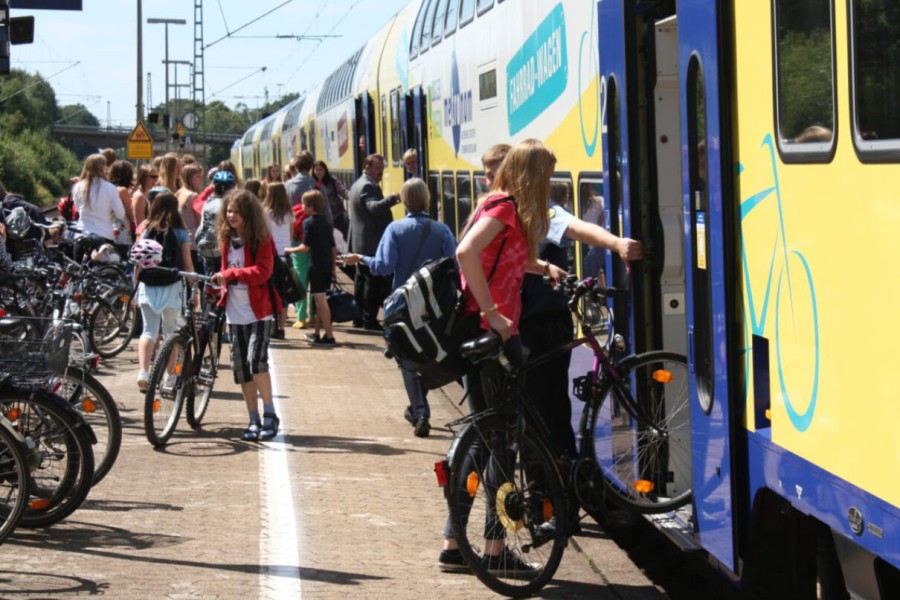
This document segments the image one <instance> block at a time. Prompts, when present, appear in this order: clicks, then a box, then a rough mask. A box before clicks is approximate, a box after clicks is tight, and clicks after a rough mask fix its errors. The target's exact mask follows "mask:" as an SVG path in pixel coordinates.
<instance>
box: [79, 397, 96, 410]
mask: <svg viewBox="0 0 900 600" xmlns="http://www.w3.org/2000/svg"><path fill="white" fill-rule="evenodd" d="M81 410H83V411H84V412H86V413H93V412H97V403H96V402H94V401H93V400H92V399H91V398H85V399H84V401H83V402H82V403H81Z"/></svg>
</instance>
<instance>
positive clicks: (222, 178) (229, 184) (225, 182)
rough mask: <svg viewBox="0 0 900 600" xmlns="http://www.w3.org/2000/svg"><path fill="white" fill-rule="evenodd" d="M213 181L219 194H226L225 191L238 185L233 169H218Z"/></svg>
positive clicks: (214, 187)
mask: <svg viewBox="0 0 900 600" xmlns="http://www.w3.org/2000/svg"><path fill="white" fill-rule="evenodd" d="M212 181H213V189H215V190H216V195H217V196H224V195H225V192H227V191H228V190H230V189H233V188H234V187H235V186H236V185H237V182H236V181H235V179H234V174H233V173H232V172H231V171H216V174H215V175H213V178H212Z"/></svg>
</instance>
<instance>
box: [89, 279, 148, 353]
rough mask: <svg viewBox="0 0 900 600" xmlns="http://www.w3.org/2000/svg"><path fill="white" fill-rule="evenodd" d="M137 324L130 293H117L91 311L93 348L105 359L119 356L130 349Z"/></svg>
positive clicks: (90, 328) (90, 324)
mask: <svg viewBox="0 0 900 600" xmlns="http://www.w3.org/2000/svg"><path fill="white" fill-rule="evenodd" d="M136 324H137V319H135V309H134V306H132V305H131V294H130V292H126V291H124V290H122V291H119V292H115V293H114V294H112V295H110V297H109V298H107V299H104V300H101V301H100V302H98V303H97V306H96V307H95V308H94V310H93V311H91V315H90V317H89V322H88V334H89V336H90V342H91V348H92V349H93V350H94V351H95V352H96V353H97V354H99V355H100V356H101V357H103V358H112V357H114V356H116V355H118V354H119V353H121V352H122V351H123V350H125V348H127V347H128V343H129V342H130V341H131V337H132V336H133V335H134V330H135V327H136Z"/></svg>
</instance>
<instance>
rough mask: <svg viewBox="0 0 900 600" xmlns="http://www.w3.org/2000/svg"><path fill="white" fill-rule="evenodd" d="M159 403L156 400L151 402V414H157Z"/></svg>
mask: <svg viewBox="0 0 900 600" xmlns="http://www.w3.org/2000/svg"><path fill="white" fill-rule="evenodd" d="M159 406H160V401H159V399H156V400H154V401H153V412H159Z"/></svg>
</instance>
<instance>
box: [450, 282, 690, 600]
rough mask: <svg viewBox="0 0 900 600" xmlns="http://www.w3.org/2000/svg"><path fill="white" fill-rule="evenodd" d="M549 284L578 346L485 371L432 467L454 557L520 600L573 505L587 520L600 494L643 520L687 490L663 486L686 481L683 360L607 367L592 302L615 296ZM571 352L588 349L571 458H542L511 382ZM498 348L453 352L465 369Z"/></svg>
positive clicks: (542, 442)
mask: <svg viewBox="0 0 900 600" xmlns="http://www.w3.org/2000/svg"><path fill="white" fill-rule="evenodd" d="M560 287H561V288H562V291H563V293H565V294H566V295H567V296H568V298H569V308H570V310H571V311H572V312H573V313H574V315H575V317H576V318H577V321H578V323H580V324H581V326H582V331H583V335H582V337H580V338H578V339H575V340H574V341H572V342H569V343H567V344H565V345H563V346H561V347H559V348H557V349H556V350H553V351H551V352H547V353H545V354H544V355H542V356H539V357H536V358H534V359H532V360H529V361H527V362H526V363H525V364H524V365H523V366H521V367H520V368H518V369H511V368H509V367H506V368H501V367H496V370H497V372H498V374H499V376H498V377H497V378H496V379H495V380H494V381H495V384H494V385H493V386H492V389H491V392H492V394H491V395H492V399H491V402H490V403H489V406H490V408H488V409H487V410H484V411H481V412H478V413H476V414H472V415H469V416H466V417H464V418H462V419H460V420H458V421H456V422H454V423H451V424H450V427H451V429H455V428H457V427H459V426H462V429H461V430H460V431H459V433H458V434H457V435H456V437H455V439H454V441H453V443H452V445H451V447H450V451H449V452H448V455H447V460H446V461H442V462H439V463H437V464H436V466H435V469H436V472H437V475H438V481H439V484H441V485H442V486H443V487H444V490H445V491H444V493H445V497H446V499H447V502H448V508H449V512H450V520H451V524H452V526H453V530H454V534H455V537H456V542H457V544H458V545H459V550H460V553H461V554H462V557H463V559H464V560H465V562H466V564H468V566H469V567H470V568H471V569H472V571H473V572H474V573H475V574H476V576H478V578H479V579H480V580H481V581H482V582H483V583H484V584H485V585H487V586H488V587H489V588H491V589H492V590H494V591H495V592H498V593H500V594H505V595H508V596H512V597H522V596H528V595H531V594H533V593H535V592H536V591H538V590H540V589H541V588H542V587H543V586H544V585H546V584H547V583H548V582H549V581H550V579H551V578H552V577H553V575H554V573H555V572H556V569H557V568H558V566H559V563H560V561H561V560H562V554H563V551H564V549H565V546H566V545H567V543H568V537H569V534H570V532H571V530H572V524H570V523H569V519H570V517H571V516H572V515H574V514H577V513H574V512H573V510H571V509H576V508H577V507H578V506H579V505H580V506H581V507H583V508H584V509H585V511H586V512H587V513H588V514H590V515H592V516H594V517H595V518H597V517H598V516H599V514H600V512H601V510H602V504H603V500H604V499H605V498H607V497H608V498H609V499H610V500H613V501H615V502H616V503H618V504H620V505H622V506H625V507H628V508H631V509H634V510H637V511H639V512H644V513H657V512H667V511H670V510H674V509H675V508H678V507H680V506H683V505H685V504H687V503H688V502H689V501H690V499H691V489H690V488H689V487H686V488H678V487H676V486H675V484H674V483H673V479H674V476H673V473H674V472H675V471H677V470H679V469H685V468H687V469H688V471H687V472H690V471H689V469H690V450H689V447H687V445H686V444H684V443H682V442H684V441H685V440H686V439H688V438H689V433H690V430H689V421H688V420H687V419H686V416H687V413H689V407H690V404H689V400H690V396H689V390H688V371H687V359H686V357H685V356H683V355H680V354H676V353H672V352H665V351H650V352H644V353H641V354H636V355H631V356H626V357H624V358H621V359H619V360H615V361H613V358H612V357H613V355H615V354H618V353H620V352H621V351H622V349H624V341H623V340H621V338H620V337H618V338H617V337H616V336H615V335H613V333H612V316H611V311H609V310H603V309H600V308H599V305H603V306H605V300H606V297H607V295H609V294H612V293H614V292H616V290H614V289H612V288H603V287H601V286H600V285H599V283H598V282H597V281H596V280H594V279H593V278H588V279H585V280H584V281H580V282H579V281H577V279H575V278H574V277H569V278H567V279H566V280H565V281H564V282H562V284H561V286H560ZM579 304H582V306H579ZM597 315H600V316H601V319H600V321H601V322H600V323H598V322H596V321H594V317H596V316H597ZM601 333H603V334H606V335H607V339H606V340H605V342H604V343H601V341H600V340H599V339H598V337H597V335H598V334H601ZM580 345H586V346H588V348H589V349H590V350H591V351H592V352H593V355H594V362H593V367H592V369H591V370H590V371H589V372H588V373H587V374H586V375H584V376H582V377H578V378H576V380H575V382H574V385H575V393H576V396H577V397H579V398H580V399H581V400H583V401H584V402H585V403H586V408H585V411H584V413H583V414H582V418H581V421H580V425H579V431H578V440H579V444H578V452H579V454H578V456H577V457H575V458H574V460H573V458H572V457H567V456H564V455H562V454H561V453H558V452H555V451H554V450H551V448H553V443H552V442H551V438H550V434H549V431H548V429H547V426H546V424H545V423H544V421H543V419H542V418H541V416H540V414H539V413H538V411H537V409H536V408H535V406H534V404H533V402H532V401H531V399H530V398H529V396H528V390H527V389H526V388H525V380H526V378H525V377H524V376H523V375H524V374H525V373H527V372H528V371H530V370H531V369H534V368H536V367H539V366H540V365H542V364H544V363H546V362H548V361H550V360H553V359H555V358H557V357H558V356H560V355H561V354H563V353H565V352H568V351H571V350H573V349H574V348H576V347H578V346H580ZM500 346H501V343H500V339H499V337H498V336H497V335H496V334H494V333H489V334H486V335H484V336H482V337H480V338H477V339H475V340H470V341H468V342H466V343H465V344H463V345H462V347H461V349H460V351H461V354H462V355H463V357H464V358H466V359H467V360H469V361H471V362H473V363H477V362H481V361H485V360H496V359H497V357H498V355H499V354H500ZM501 364H502V363H501ZM598 432H599V434H600V435H599V437H598V436H597V433H598ZM682 436H683V438H684V439H682ZM598 444H599V446H600V451H599V452H598V449H597V446H598ZM473 515H474V517H473ZM476 540H484V545H485V550H487V549H488V548H490V549H491V550H492V551H491V552H485V551H484V550H482V549H481V548H480V547H479V545H478V544H479V542H477V541H476ZM498 547H500V548H501V551H500V554H499V555H495V554H496V550H497V549H498ZM526 558H527V560H526Z"/></svg>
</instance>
